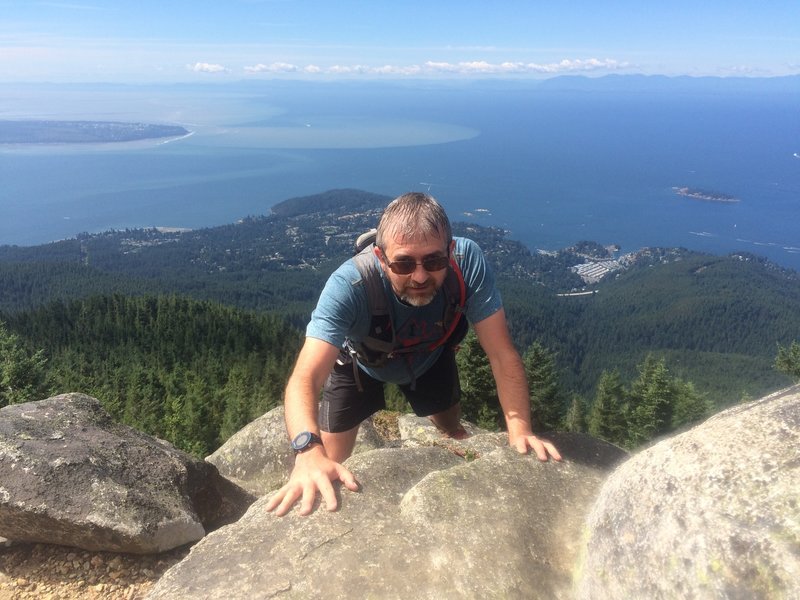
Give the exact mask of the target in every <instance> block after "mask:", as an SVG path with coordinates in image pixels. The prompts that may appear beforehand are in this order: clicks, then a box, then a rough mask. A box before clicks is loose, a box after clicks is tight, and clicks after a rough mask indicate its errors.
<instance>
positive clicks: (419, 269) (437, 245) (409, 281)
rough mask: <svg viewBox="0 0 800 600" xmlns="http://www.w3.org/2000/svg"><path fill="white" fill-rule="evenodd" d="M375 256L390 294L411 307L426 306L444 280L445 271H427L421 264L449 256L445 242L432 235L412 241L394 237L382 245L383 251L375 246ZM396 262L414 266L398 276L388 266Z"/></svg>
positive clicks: (445, 269)
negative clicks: (390, 289) (409, 270)
mask: <svg viewBox="0 0 800 600" xmlns="http://www.w3.org/2000/svg"><path fill="white" fill-rule="evenodd" d="M375 254H376V256H377V257H378V258H379V259H380V261H381V267H382V268H383V272H384V273H386V277H388V278H389V281H390V282H391V284H392V289H393V290H394V293H395V294H397V296H398V298H400V300H402V301H403V302H405V303H406V304H410V305H411V306H425V305H426V304H430V302H431V301H432V300H433V299H434V297H435V296H436V292H437V291H438V290H439V288H440V287H442V284H443V283H444V280H445V278H446V277H447V268H444V269H440V270H433V271H427V270H426V269H425V267H424V266H423V265H422V262H423V261H425V260H426V259H431V258H441V257H445V258H446V257H448V256H449V252H448V248H447V243H446V242H445V241H444V240H443V239H441V238H440V237H438V236H436V235H430V234H429V235H428V236H427V237H420V238H415V239H413V240H409V239H407V238H405V237H396V238H394V239H391V240H389V241H387V242H386V248H385V249H384V251H381V249H380V248H378V247H376V248H375ZM398 261H412V262H415V263H417V264H416V265H415V267H414V270H413V271H412V272H411V273H409V274H407V275H399V274H397V273H395V272H394V271H393V270H392V269H391V268H390V266H389V265H390V263H394V262H398Z"/></svg>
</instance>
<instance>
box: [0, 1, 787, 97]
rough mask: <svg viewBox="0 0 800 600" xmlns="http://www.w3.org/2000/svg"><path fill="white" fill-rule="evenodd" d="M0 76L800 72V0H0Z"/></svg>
mask: <svg viewBox="0 0 800 600" xmlns="http://www.w3.org/2000/svg"><path fill="white" fill-rule="evenodd" d="M0 15H2V18H1V19H0V82H12V81H55V82H98V81H108V82H125V83H144V82H189V81H203V82H207V81H239V80H242V79H248V78H252V79H265V78H274V77H284V78H305V79H335V78H362V79H367V78H409V77H413V78H418V77H437V78H441V77H462V78H463V77H469V78H472V77H498V76H508V77H528V78H544V77H552V76H555V75H562V74H583V75H603V74H607V73H645V74H664V75H693V76H700V75H716V76H735V75H745V76H779V75H787V74H798V73H800V2H799V1H798V0H792V1H784V0H776V1H771V0H759V1H752V2H742V1H739V0H693V1H691V2H687V1H684V0H674V1H671V2H658V3H656V2H647V1H646V0H636V1H630V0H621V1H614V0H607V1H605V2H599V1H594V2H589V1H585V0H573V1H568V0H550V1H547V2H543V1H538V0H524V1H522V0H520V1H518V0H513V1H503V0H495V1H489V0H484V1H476V0H460V1H457V2H456V1H450V0H445V1H437V0H424V1H423V0H407V1H403V0H394V1H392V2H384V1H381V0H370V1H367V0H361V1H359V0H342V1H337V0H327V1H320V0H219V1H215V2H212V1H206V0H193V1H187V0H158V1H155V0H136V1H130V0H118V1H113V2H112V1H110V0H63V1H62V0H48V1H36V0H0Z"/></svg>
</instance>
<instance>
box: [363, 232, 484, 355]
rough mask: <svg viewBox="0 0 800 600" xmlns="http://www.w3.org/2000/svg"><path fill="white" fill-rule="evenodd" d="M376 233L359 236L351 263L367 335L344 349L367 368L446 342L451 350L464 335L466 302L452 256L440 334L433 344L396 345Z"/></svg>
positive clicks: (445, 284)
mask: <svg viewBox="0 0 800 600" xmlns="http://www.w3.org/2000/svg"><path fill="white" fill-rule="evenodd" d="M375 235H376V230H375V229H371V230H370V231H367V232H366V233H363V234H361V235H360V236H359V237H358V239H357V240H356V243H355V254H354V256H353V262H354V263H355V266H356V268H357V269H358V272H359V273H360V275H361V280H362V281H363V282H364V286H365V288H366V291H367V304H368V306H369V311H370V315H371V319H370V329H369V334H368V335H367V336H366V337H365V338H364V339H362V340H361V341H360V342H353V341H352V340H349V339H348V340H347V348H348V351H349V352H350V354H351V355H353V354H355V356H356V357H357V358H358V361H359V362H360V363H361V364H363V365H365V366H368V367H381V366H383V365H384V364H385V363H386V361H387V359H389V358H392V357H394V356H397V355H400V354H409V353H413V352H432V351H434V350H436V349H437V348H439V347H440V346H442V345H444V344H445V343H448V342H449V345H450V346H451V347H455V346H456V345H457V344H458V343H459V342H460V341H461V340H462V339H464V336H465V335H466V334H467V329H468V328H469V324H468V323H467V320H466V319H464V318H462V315H463V313H464V304H465V303H466V296H467V291H466V285H465V284H464V276H463V274H462V273H461V268H460V267H459V265H458V262H457V261H456V257H452V256H451V257H450V267H449V268H448V270H447V276H446V277H445V280H444V284H443V285H442V290H443V291H444V296H445V307H444V314H443V315H442V329H444V334H443V335H442V337H441V338H440V339H438V340H436V341H435V342H433V343H431V342H423V343H421V344H415V345H413V346H398V345H397V341H396V339H395V332H394V326H393V324H392V311H391V299H390V298H389V297H387V294H386V289H385V288H384V285H383V278H382V277H381V272H380V267H379V266H378V265H376V264H375V258H374V254H373V250H372V249H373V248H374V246H375Z"/></svg>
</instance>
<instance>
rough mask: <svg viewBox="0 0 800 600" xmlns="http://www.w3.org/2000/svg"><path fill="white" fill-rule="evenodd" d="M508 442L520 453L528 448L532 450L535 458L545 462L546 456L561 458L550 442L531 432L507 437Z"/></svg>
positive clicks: (526, 452)
mask: <svg viewBox="0 0 800 600" xmlns="http://www.w3.org/2000/svg"><path fill="white" fill-rule="evenodd" d="M508 442H509V444H511V446H513V447H514V448H515V449H516V451H517V452H519V453H520V454H528V451H529V450H533V451H534V452H535V453H536V458H538V459H539V460H541V461H543V462H546V461H547V459H548V457H552V459H553V460H561V454H559V452H558V449H557V448H556V447H555V446H554V445H553V444H552V442H550V441H549V440H546V439H544V438H540V437H536V436H535V435H533V434H528V435H518V436H515V437H513V438H511V437H509V440H508Z"/></svg>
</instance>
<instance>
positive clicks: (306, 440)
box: [292, 431, 313, 450]
mask: <svg viewBox="0 0 800 600" xmlns="http://www.w3.org/2000/svg"><path fill="white" fill-rule="evenodd" d="M312 437H313V436H312V435H311V432H309V431H303V432H301V433H298V434H297V436H295V438H294V439H293V440H292V448H293V449H294V450H303V449H304V448H305V447H306V446H308V445H309V444H310V443H311V439H312Z"/></svg>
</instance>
